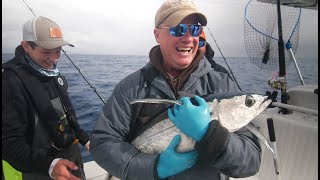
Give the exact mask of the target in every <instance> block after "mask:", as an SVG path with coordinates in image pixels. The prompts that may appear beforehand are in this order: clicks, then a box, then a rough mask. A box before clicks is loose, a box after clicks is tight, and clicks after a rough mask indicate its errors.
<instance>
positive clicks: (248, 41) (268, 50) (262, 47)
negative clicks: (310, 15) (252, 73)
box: [244, 0, 301, 70]
mask: <svg viewBox="0 0 320 180" xmlns="http://www.w3.org/2000/svg"><path fill="white" fill-rule="evenodd" d="M272 2H273V1H272V0H270V3H264V2H258V1H257V0H250V1H249V2H248V4H247V6H246V8H245V22H244V41H245V48H246V52H247V54H248V57H249V59H250V60H251V62H252V63H254V64H255V65H257V66H258V67H260V68H261V69H269V70H275V69H279V52H278V39H279V35H278V16H277V5H276V4H274V3H272ZM280 9H281V21H282V37H283V41H284V43H285V45H286V46H288V47H287V48H286V47H285V64H286V66H288V65H290V63H291V62H292V60H293V59H292V58H293V57H292V56H291V54H290V51H289V49H288V48H289V47H290V45H291V50H292V52H293V53H294V54H295V53H296V51H297V48H298V41H299V27H300V15H301V8H294V7H289V6H283V5H281V8H280Z"/></svg>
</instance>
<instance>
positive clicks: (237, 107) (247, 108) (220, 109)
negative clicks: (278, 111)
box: [210, 94, 272, 132]
mask: <svg viewBox="0 0 320 180" xmlns="http://www.w3.org/2000/svg"><path fill="white" fill-rule="evenodd" d="M267 98H268V96H263V95H258V94H245V95H240V96H234V97H232V98H228V99H221V100H220V101H219V102H218V100H216V99H215V100H214V101H213V103H211V105H210V108H211V109H210V112H212V113H213V114H214V115H212V116H213V117H215V118H216V120H218V121H220V124H221V125H223V126H224V127H225V128H227V129H228V130H229V131H230V132H234V131H237V130H238V129H240V128H242V127H244V126H245V125H247V124H248V123H249V122H250V121H252V120H253V119H254V118H255V117H256V116H258V115H259V114H260V113H261V112H262V111H264V110H265V109H266V108H267V107H268V105H269V104H270V103H271V101H272V100H270V99H267Z"/></svg>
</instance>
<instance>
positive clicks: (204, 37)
mask: <svg viewBox="0 0 320 180" xmlns="http://www.w3.org/2000/svg"><path fill="white" fill-rule="evenodd" d="M199 37H200V38H202V39H203V40H206V35H205V34H204V30H203V31H202V33H201V34H200V36H199Z"/></svg>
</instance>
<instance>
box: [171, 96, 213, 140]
mask: <svg viewBox="0 0 320 180" xmlns="http://www.w3.org/2000/svg"><path fill="white" fill-rule="evenodd" d="M194 100H195V101H196V103H197V104H198V105H194V104H192V102H191V101H190V98H189V97H183V98H181V100H180V101H181V102H182V105H177V104H175V105H174V106H173V108H172V109H168V117H169V118H170V120H171V121H172V123H173V124H174V125H175V126H176V127H177V128H178V129H180V131H182V132H183V133H184V134H186V135H187V136H189V137H191V138H192V139H194V140H196V141H200V140H201V139H202V137H203V136H204V134H205V133H206V132H207V130H208V127H209V123H210V111H209V108H208V105H207V102H206V101H205V100H204V99H203V98H201V97H199V96H195V97H194Z"/></svg>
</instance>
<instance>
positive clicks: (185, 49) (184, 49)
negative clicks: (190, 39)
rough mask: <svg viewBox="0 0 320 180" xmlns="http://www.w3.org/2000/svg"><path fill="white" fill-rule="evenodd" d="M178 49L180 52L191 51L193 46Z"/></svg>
mask: <svg viewBox="0 0 320 180" xmlns="http://www.w3.org/2000/svg"><path fill="white" fill-rule="evenodd" d="M176 50H177V51H178V52H180V53H190V52H191V50H192V48H176Z"/></svg>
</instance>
